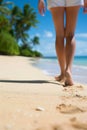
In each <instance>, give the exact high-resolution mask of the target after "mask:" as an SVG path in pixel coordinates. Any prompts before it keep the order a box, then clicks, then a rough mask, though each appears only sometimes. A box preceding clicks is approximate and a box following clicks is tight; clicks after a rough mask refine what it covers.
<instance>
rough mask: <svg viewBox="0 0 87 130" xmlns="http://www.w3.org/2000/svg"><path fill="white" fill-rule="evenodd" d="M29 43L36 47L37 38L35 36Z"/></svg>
mask: <svg viewBox="0 0 87 130" xmlns="http://www.w3.org/2000/svg"><path fill="white" fill-rule="evenodd" d="M31 42H32V44H33V45H38V44H40V43H39V37H37V36H35V37H34V38H33V39H32V40H31Z"/></svg>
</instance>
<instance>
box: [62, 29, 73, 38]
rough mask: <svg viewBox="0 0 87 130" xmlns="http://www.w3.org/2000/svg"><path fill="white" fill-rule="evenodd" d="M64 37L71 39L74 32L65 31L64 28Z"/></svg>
mask: <svg viewBox="0 0 87 130" xmlns="http://www.w3.org/2000/svg"><path fill="white" fill-rule="evenodd" d="M64 36H65V38H66V39H70V40H72V39H73V38H74V32H70V31H66V30H65V35H64Z"/></svg>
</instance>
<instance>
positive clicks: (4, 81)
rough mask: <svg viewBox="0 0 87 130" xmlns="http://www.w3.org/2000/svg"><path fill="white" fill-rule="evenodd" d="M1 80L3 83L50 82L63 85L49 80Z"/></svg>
mask: <svg viewBox="0 0 87 130" xmlns="http://www.w3.org/2000/svg"><path fill="white" fill-rule="evenodd" d="M0 82H2V83H31V84H43V83H50V84H57V85H61V84H60V83H59V82H55V81H48V80H0Z"/></svg>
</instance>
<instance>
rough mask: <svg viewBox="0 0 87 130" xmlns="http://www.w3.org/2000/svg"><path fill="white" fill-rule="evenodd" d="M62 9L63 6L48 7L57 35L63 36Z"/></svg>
mask: <svg viewBox="0 0 87 130" xmlns="http://www.w3.org/2000/svg"><path fill="white" fill-rule="evenodd" d="M64 10H65V9H64V7H55V8H51V9H50V11H51V13H52V17H53V21H54V25H55V30H56V35H57V36H64Z"/></svg>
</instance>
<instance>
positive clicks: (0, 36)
mask: <svg viewBox="0 0 87 130" xmlns="http://www.w3.org/2000/svg"><path fill="white" fill-rule="evenodd" d="M9 6H10V8H9ZM38 23H39V22H38V20H37V16H36V12H35V11H34V9H33V8H32V7H31V6H30V5H29V4H25V5H24V7H23V9H21V8H19V7H18V6H15V5H14V3H12V2H4V0H0V54H6V55H22V56H34V57H35V56H42V54H41V53H40V52H37V51H33V47H34V46H36V45H39V44H40V42H39V37H37V36H34V38H33V39H32V38H30V36H29V31H30V29H31V27H36V26H37V24H38ZM19 42H20V44H19Z"/></svg>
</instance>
